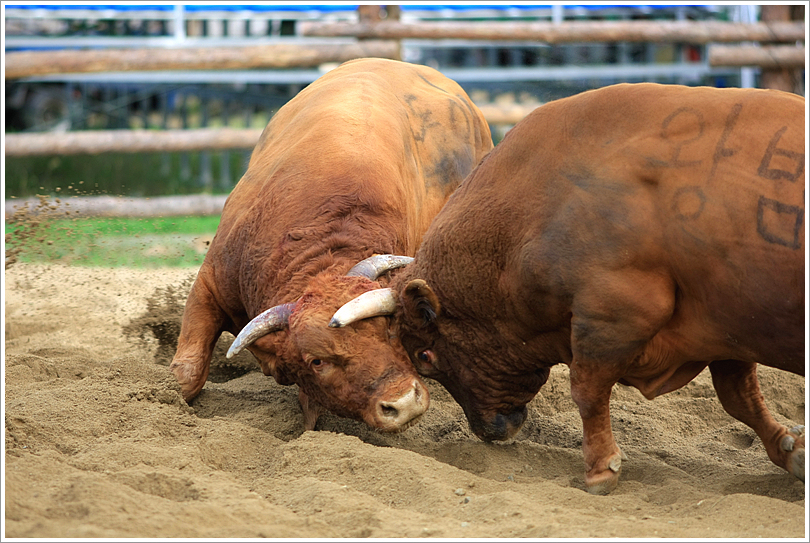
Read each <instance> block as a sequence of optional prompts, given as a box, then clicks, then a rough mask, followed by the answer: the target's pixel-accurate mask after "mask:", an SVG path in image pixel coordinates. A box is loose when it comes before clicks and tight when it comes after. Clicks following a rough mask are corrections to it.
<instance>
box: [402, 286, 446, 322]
mask: <svg viewBox="0 0 810 543" xmlns="http://www.w3.org/2000/svg"><path fill="white" fill-rule="evenodd" d="M402 307H403V309H404V310H405V315H406V316H407V317H408V318H409V319H411V320H414V321H418V320H421V322H422V326H427V325H428V324H431V323H432V322H433V321H435V320H436V317H438V316H439V312H440V311H441V304H439V297H438V296H436V293H435V292H433V289H432V288H430V286H429V285H428V284H427V283H426V282H425V280H424V279H413V280H412V281H410V282H409V283H408V284H407V285H406V286H405V291H404V293H403V296H402Z"/></svg>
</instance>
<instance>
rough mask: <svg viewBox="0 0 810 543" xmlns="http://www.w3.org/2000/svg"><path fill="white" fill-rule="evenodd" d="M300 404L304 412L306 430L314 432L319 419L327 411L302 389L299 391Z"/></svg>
mask: <svg viewBox="0 0 810 543" xmlns="http://www.w3.org/2000/svg"><path fill="white" fill-rule="evenodd" d="M298 403H299V404H301V411H303V412H304V430H307V431H309V430H314V429H315V424H317V422H318V418H319V417H320V416H321V415H323V414H324V413H326V412H327V411H326V410H325V409H324V408H323V407H321V405H320V404H319V403H318V402H316V401H315V400H313V399H311V398H310V397H309V396H307V395H306V393H305V392H304V391H303V390H301V389H300V388H299V389H298Z"/></svg>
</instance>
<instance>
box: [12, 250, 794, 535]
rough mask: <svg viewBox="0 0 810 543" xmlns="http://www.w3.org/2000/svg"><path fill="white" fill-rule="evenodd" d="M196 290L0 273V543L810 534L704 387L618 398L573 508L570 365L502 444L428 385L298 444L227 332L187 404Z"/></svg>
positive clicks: (789, 497)
mask: <svg viewBox="0 0 810 543" xmlns="http://www.w3.org/2000/svg"><path fill="white" fill-rule="evenodd" d="M194 273H195V271H194V270H191V271H189V270H187V269H185V270H184V269H158V270H131V269H92V268H80V267H68V266H61V265H50V266H45V265H33V264H20V263H17V264H14V265H13V266H11V267H10V268H9V269H8V270H6V289H5V293H4V295H5V311H6V321H5V348H6V351H5V352H6V355H5V398H4V401H5V423H6V431H5V439H6V448H5V472H4V475H5V491H6V495H5V497H6V503H5V520H6V524H5V529H6V531H5V536H6V537H30V538H46V537H75V538H87V537H104V538H111V537H130V538H146V537H184V538H191V537H209V538H212V537H284V538H291V537H307V538H327V537H374V538H387V537H448V538H458V537H500V538H513V537H530V538H545V537H551V538H561V537H572V538H583V537H621V538H625V537H645V538H646V537H677V538H709V537H723V538H754V537H766V538H802V537H806V535H807V533H806V524H805V516H806V515H805V499H804V497H805V486H804V484H803V483H802V482H801V481H799V480H797V479H794V478H793V477H792V476H791V475H789V474H787V473H786V472H784V471H782V470H781V469H779V468H777V467H776V466H774V465H773V464H771V462H770V461H769V460H768V458H767V456H766V454H765V450H764V448H763V446H762V444H761V443H760V441H759V439H758V438H757V437H756V436H755V434H754V433H753V431H751V430H750V429H749V428H748V427H746V426H744V425H743V424H741V423H739V422H737V421H735V420H734V419H732V418H731V417H730V416H729V415H727V414H726V413H725V412H724V411H723V409H722V407H721V406H720V403H719V402H718V400H717V398H716V396H715V393H714V390H713V388H712V386H711V380H710V377H709V374H708V371H706V372H704V373H703V374H701V375H700V376H698V378H697V379H695V380H694V381H693V382H692V383H690V384H689V385H687V386H686V387H685V388H683V389H681V390H679V391H676V392H674V393H670V394H668V395H665V396H663V397H661V398H658V399H656V400H654V401H648V400H645V399H644V398H643V397H642V396H641V394H640V393H638V392H637V391H636V390H635V389H631V388H627V387H623V386H620V385H617V386H616V388H615V390H614V395H613V401H612V416H613V429H614V432H615V434H616V438H617V441H618V443H619V445H620V446H621V447H622V449H623V450H624V451H625V452H626V454H627V456H628V457H629V460H628V461H626V462H625V463H624V464H623V473H622V481H621V482H620V484H619V487H618V489H617V490H616V491H615V492H614V493H613V494H611V495H609V496H591V495H589V494H587V493H586V492H585V491H584V485H583V461H582V453H581V450H580V445H581V440H582V424H581V421H580V418H579V415H578V413H577V410H576V408H575V406H574V404H573V402H572V400H571V397H570V392H569V389H568V372H567V368H565V367H557V368H555V369H554V371H552V375H551V378H550V380H549V382H548V383H547V384H546V386H545V387H543V389H542V390H541V392H540V394H539V395H538V396H537V398H535V400H534V401H533V402H532V404H531V405H530V416H529V419H528V421H527V423H526V425H525V426H524V428H523V429H522V430H521V431H520V433H519V434H518V435H517V437H516V438H515V439H513V440H511V441H509V442H506V443H499V444H486V443H483V442H481V441H479V440H478V439H477V438H475V437H474V436H473V435H472V434H471V433H470V431H469V428H468V426H467V422H466V420H465V419H464V416H463V414H462V412H461V408H460V407H459V406H458V405H457V404H456V403H455V402H454V401H453V400H452V398H451V397H450V396H449V394H447V393H446V392H445V391H444V390H443V389H442V388H441V386H439V385H438V384H436V383H435V382H432V381H428V385H429V386H430V392H431V407H430V409H429V410H428V413H426V415H425V416H424V417H423V419H422V421H421V422H420V423H419V424H417V425H416V426H414V427H412V428H410V429H408V430H406V431H405V432H403V433H401V434H397V435H387V434H380V433H376V432H374V431H372V430H369V429H368V428H366V427H365V426H364V425H362V424H361V423H358V422H354V421H350V420H346V419H340V418H337V417H333V416H325V417H322V418H321V421H320V422H319V425H318V430H317V431H314V432H304V431H303V417H302V415H301V413H300V410H299V407H298V404H297V390H296V387H294V386H293V387H281V386H279V385H277V384H276V383H275V381H273V379H272V378H269V377H265V376H264V375H262V374H261V372H260V371H258V364H256V363H255V362H254V361H253V359H252V357H251V355H250V354H248V353H244V354H242V355H240V357H238V359H237V360H236V361H235V362H232V361H227V362H228V364H229V365H226V364H225V362H226V359H225V356H224V353H225V350H226V349H227V346H228V345H229V344H230V341H231V340H232V337H231V336H230V335H228V334H225V336H226V337H223V338H222V339H221V340H220V344H219V346H218V350H217V353H216V355H215V361H214V364H215V370H214V372H213V373H212V377H211V379H210V380H209V382H208V383H207V384H206V387H205V388H204V389H203V392H202V393H201V395H200V396H199V397H198V398H197V399H195V400H194V401H192V403H191V405H190V406H189V405H187V404H186V403H185V402H183V401H182V400H181V398H180V396H179V394H178V388H177V386H176V384H175V382H174V379H173V377H172V376H171V374H170V373H169V371H168V367H167V365H168V361H169V359H170V357H171V355H172V353H173V350H172V349H173V346H172V341H173V339H172V338H173V337H175V336H176V334H177V329H178V328H179V318H180V312H181V311H182V302H183V300H184V294H185V292H186V289H187V288H188V286H189V283H188V281H187V279H188V277H189V276H192V277H193V275H194ZM168 287H171V288H168ZM156 334H157V335H156ZM140 336H142V337H140ZM760 378H761V381H762V387H763V391H764V394H765V397H766V399H767V400H768V402H769V407H770V408H771V409H772V411H773V412H774V415H775V416H776V418H777V419H778V420H779V421H780V422H783V423H784V424H786V425H789V426H793V425H795V424H804V422H805V420H804V412H805V385H804V379H803V378H801V377H798V376H795V375H791V374H787V373H784V372H780V371H777V370H771V369H769V368H761V371H760Z"/></svg>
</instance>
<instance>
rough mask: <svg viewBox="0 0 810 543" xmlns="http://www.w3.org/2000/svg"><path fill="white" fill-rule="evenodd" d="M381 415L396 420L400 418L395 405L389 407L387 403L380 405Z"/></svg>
mask: <svg viewBox="0 0 810 543" xmlns="http://www.w3.org/2000/svg"><path fill="white" fill-rule="evenodd" d="M380 414H381V415H382V416H383V417H385V418H389V419H395V418H397V417H398V416H399V410H397V408H396V407H394V406H393V405H388V404H385V403H381V404H380Z"/></svg>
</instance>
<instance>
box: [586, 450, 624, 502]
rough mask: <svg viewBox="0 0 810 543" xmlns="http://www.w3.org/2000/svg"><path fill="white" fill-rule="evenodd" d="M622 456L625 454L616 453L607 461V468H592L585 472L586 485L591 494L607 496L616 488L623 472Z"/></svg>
mask: <svg viewBox="0 0 810 543" xmlns="http://www.w3.org/2000/svg"><path fill="white" fill-rule="evenodd" d="M622 457H624V458H626V457H625V456H624V454H622V453H620V454H615V455H613V456H612V457H611V458H610V460H608V462H607V469H602V470H598V471H597V470H596V469H592V470H591V471H589V472H588V473H586V474H585V487H586V488H587V489H588V493H589V494H595V495H597V496H606V495H608V494H610V493H611V492H613V490H615V489H616V486H617V485H618V484H619V476H620V475H621V473H622Z"/></svg>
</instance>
